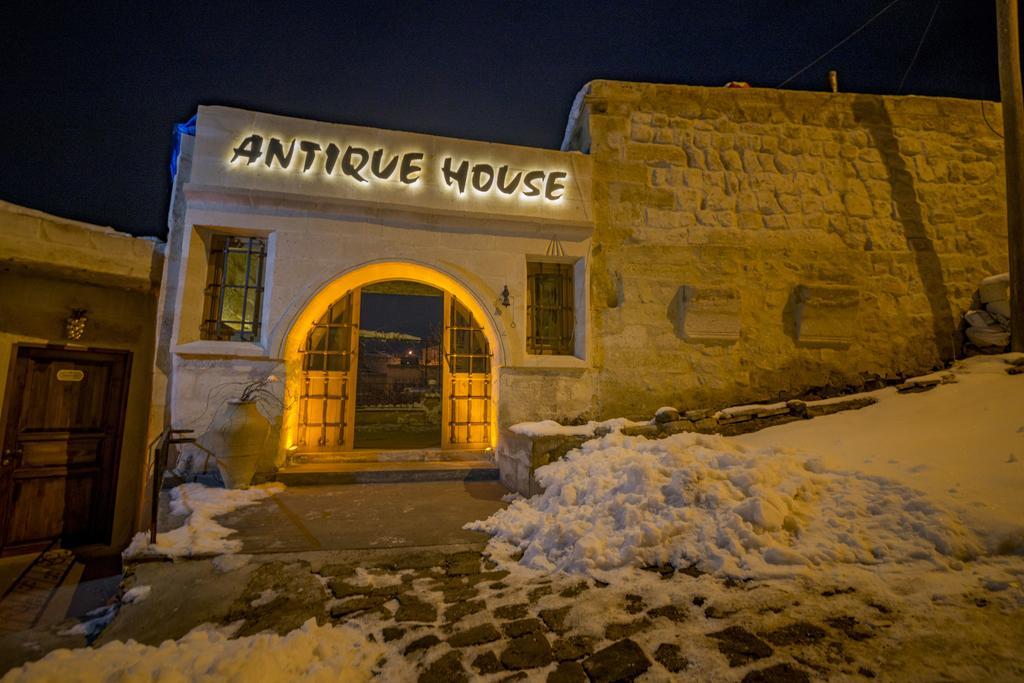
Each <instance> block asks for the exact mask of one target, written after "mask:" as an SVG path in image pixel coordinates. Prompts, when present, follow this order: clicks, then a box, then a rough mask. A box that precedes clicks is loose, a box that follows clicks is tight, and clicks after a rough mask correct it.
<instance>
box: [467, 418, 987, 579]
mask: <svg viewBox="0 0 1024 683" xmlns="http://www.w3.org/2000/svg"><path fill="white" fill-rule="evenodd" d="M536 476H537V480H538V482H540V484H541V485H542V486H543V487H545V492H544V493H542V494H540V495H537V496H534V497H533V498H531V499H529V500H522V501H516V502H513V503H512V504H511V505H510V506H509V507H508V508H506V509H504V510H501V511H499V512H497V513H495V514H494V515H493V516H492V517H490V518H489V519H487V520H484V521H482V522H475V523H473V524H471V525H469V526H468V528H472V529H476V530H480V531H485V532H487V533H490V534H492V535H494V536H496V540H497V541H499V542H502V541H504V542H506V543H508V544H510V545H511V546H512V547H513V548H514V549H515V550H516V551H519V552H522V553H523V558H522V562H523V564H525V565H527V566H530V567H534V568H537V569H543V570H555V569H558V570H562V571H567V572H583V573H593V572H595V571H601V570H612V569H617V568H620V567H626V566H636V565H639V564H664V563H670V564H672V565H674V566H677V567H686V566H690V565H694V564H695V565H697V567H698V568H700V569H701V570H703V571H707V572H713V573H718V574H724V575H728V576H742V577H769V576H788V575H794V574H801V573H805V572H807V571H808V570H809V569H810V568H812V567H815V566H820V565H827V564H836V563H857V564H877V563H882V562H901V561H909V560H919V559H932V560H933V561H936V562H938V563H944V564H953V565H956V564H957V562H958V559H965V558H968V557H971V556H973V555H975V554H977V553H979V552H981V550H982V546H981V544H980V542H979V540H978V539H977V538H976V537H975V535H974V534H973V533H972V532H970V531H969V530H967V529H966V528H965V527H964V526H963V525H962V524H961V523H960V522H959V520H958V518H957V517H956V516H955V515H953V514H952V513H951V512H949V511H948V510H946V509H945V508H943V507H942V506H940V505H937V504H934V503H932V502H930V501H929V500H927V499H926V498H925V497H924V496H923V495H922V494H920V493H918V492H917V491H915V490H913V489H911V488H910V487H907V486H905V485H902V484H900V483H898V482H896V481H894V480H891V479H886V478H882V477H876V476H869V475H865V474H860V473H857V472H852V471H841V470H835V469H832V468H830V467H828V466H826V465H824V464H823V463H822V462H821V461H820V460H818V459H812V458H808V457H806V456H803V457H801V456H798V455H796V454H795V452H792V451H779V450H775V449H761V450H754V449H748V448H746V447H744V446H742V445H740V444H738V443H736V442H734V441H730V440H729V439H726V438H724V437H720V436H713V435H712V436H709V435H700V434H692V433H683V434H677V435H675V436H671V437H669V438H666V439H660V440H647V439H644V438H641V437H627V436H623V435H622V434H618V433H613V434H609V435H607V436H604V437H602V438H600V439H595V440H592V441H589V442H587V443H585V444H584V445H583V446H582V448H581V449H579V450H575V451H572V452H570V453H569V454H568V455H567V456H566V457H565V458H564V459H562V460H559V461H557V462H554V463H551V464H549V465H547V466H545V467H542V468H540V469H538V470H537V473H536Z"/></svg>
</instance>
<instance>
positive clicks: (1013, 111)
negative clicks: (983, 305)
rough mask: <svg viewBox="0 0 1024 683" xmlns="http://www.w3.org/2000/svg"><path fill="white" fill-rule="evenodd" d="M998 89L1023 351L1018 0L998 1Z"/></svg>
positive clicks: (1016, 328)
mask: <svg viewBox="0 0 1024 683" xmlns="http://www.w3.org/2000/svg"><path fill="white" fill-rule="evenodd" d="M996 26H997V29H998V34H999V90H1000V93H1001V99H1002V102H1003V133H1004V136H1005V137H1004V142H1005V146H1006V147H1005V149H1006V228H1007V230H1006V233H1007V239H1008V240H1009V254H1010V350H1011V351H1024V211H1022V206H1021V203H1022V202H1024V100H1022V96H1021V78H1020V39H1019V36H1018V26H1017V0H996Z"/></svg>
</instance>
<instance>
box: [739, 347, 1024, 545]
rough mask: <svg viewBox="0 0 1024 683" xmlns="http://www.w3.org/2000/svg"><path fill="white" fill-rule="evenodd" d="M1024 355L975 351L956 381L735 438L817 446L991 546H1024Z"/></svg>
mask: <svg viewBox="0 0 1024 683" xmlns="http://www.w3.org/2000/svg"><path fill="white" fill-rule="evenodd" d="M1020 355H1021V354H1007V355H1002V356H975V357H973V358H969V359H967V360H965V361H962V362H960V363H958V364H957V366H956V367H955V368H954V376H955V378H956V383H954V384H943V385H940V386H938V387H936V388H935V389H933V390H931V391H929V392H926V393H922V394H909V395H899V394H897V393H896V390H895V389H891V388H890V389H883V390H881V391H876V392H873V393H871V394H870V395H871V396H875V397H876V398H878V399H879V402H878V403H876V404H875V405H872V406H868V407H867V408H864V409H862V410H858V411H854V412H846V413H838V414H836V415H833V416H830V417H828V418H825V419H821V418H819V419H815V420H808V421H802V422H792V423H789V424H786V425H782V426H779V427H773V428H770V429H765V430H762V431H760V432H755V433H753V434H746V435H743V436H740V437H736V439H735V441H736V442H737V443H740V444H743V445H745V446H748V447H753V448H767V449H771V450H776V451H779V452H789V450H788V449H796V450H799V451H803V452H806V453H813V454H814V455H815V456H816V457H819V458H822V459H823V461H824V462H825V463H827V464H828V465H829V466H830V467H832V468H836V469H842V470H855V471H859V472H863V473H865V474H867V475H870V476H873V477H884V478H886V479H891V480H893V481H897V482H900V483H902V484H904V485H906V486H909V487H912V488H914V489H915V490H918V491H921V492H923V493H924V494H925V495H926V496H927V498H928V499H930V500H934V501H937V502H941V503H942V504H943V505H945V506H947V507H949V508H950V509H952V510H955V511H956V512H957V514H958V515H959V516H960V517H961V518H962V519H963V521H964V523H965V524H966V526H967V527H968V528H969V529H970V530H971V531H972V532H973V533H975V534H977V535H978V536H979V538H981V539H982V540H983V541H984V543H985V545H986V551H987V552H991V553H1000V554H1005V553H1017V554H1020V553H1022V552H1024V381H1021V380H1024V376H1019V375H1018V376H1011V375H1008V374H1006V369H1007V367H1008V366H1007V364H1006V360H1007V359H1011V358H1015V357H1019V356H1020Z"/></svg>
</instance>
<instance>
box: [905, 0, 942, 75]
mask: <svg viewBox="0 0 1024 683" xmlns="http://www.w3.org/2000/svg"><path fill="white" fill-rule="evenodd" d="M939 2H940V0H935V7H934V8H933V9H932V16H931V17H930V18H929V19H928V25H927V26H925V27H924V33H922V34H921V40H919V41H918V42H917V49H916V50H914V56H913V57H912V58H911V59H910V64H909V65H907V70H906V71H904V72H903V78H901V79H900V86H899V87H898V88H896V92H897V93H901V92H903V83H904V82H906V80H907V76H908V75H910V70H911V69H913V68H914V64H916V63H917V56H918V55H919V54H921V46H923V45H924V39H925V38H927V37H928V31H930V30H931V28H932V22H933V21H935V14H936V13H937V12H938V11H939Z"/></svg>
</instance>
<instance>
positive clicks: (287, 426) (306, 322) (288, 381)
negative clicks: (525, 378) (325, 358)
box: [279, 261, 505, 449]
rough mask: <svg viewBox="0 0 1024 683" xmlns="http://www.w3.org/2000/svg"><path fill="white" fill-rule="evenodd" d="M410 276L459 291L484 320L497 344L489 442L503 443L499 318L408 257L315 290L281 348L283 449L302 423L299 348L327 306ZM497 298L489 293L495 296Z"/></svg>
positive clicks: (463, 287) (459, 287) (458, 287)
mask: <svg viewBox="0 0 1024 683" xmlns="http://www.w3.org/2000/svg"><path fill="white" fill-rule="evenodd" d="M388 280H407V281H410V282H418V283H421V284H425V285H430V286H431V287H436V288H437V289H441V290H444V291H446V292H449V293H451V294H453V295H454V296H455V297H456V298H457V299H458V300H459V302H461V303H462V304H463V305H464V306H465V307H466V308H468V309H469V312H470V313H472V314H473V317H474V318H475V319H476V320H477V321H478V322H479V323H480V324H481V326H482V327H483V329H484V335H485V336H486V337H487V342H488V343H489V344H490V346H491V353H492V355H493V362H492V370H491V413H490V414H491V424H490V427H489V441H490V445H491V447H492V448H493V447H494V446H495V445H496V444H497V436H498V432H497V415H498V382H497V373H498V371H499V369H500V368H501V367H502V366H503V365H504V357H505V352H504V347H503V346H502V342H501V339H500V337H499V336H498V334H497V331H496V329H495V324H494V320H493V319H492V318H491V316H490V313H489V312H488V311H487V309H486V307H485V306H482V305H481V304H480V299H479V297H477V295H476V294H475V293H474V292H473V291H471V290H470V289H469V288H468V287H466V285H464V284H463V283H462V282H460V281H459V280H457V279H455V278H454V277H452V276H451V275H448V274H447V273H444V272H442V271H440V270H437V269H435V268H432V267H430V266H426V265H423V264H420V263H413V262H407V261H379V262H372V263H367V264H364V265H361V266H357V267H355V268H353V269H351V270H349V271H347V272H345V273H342V274H341V275H339V276H338V277H336V278H335V279H333V280H331V281H330V282H328V283H326V284H325V285H324V286H323V287H322V288H321V289H320V290H319V291H318V292H317V293H316V294H314V295H313V296H312V297H311V298H310V300H309V301H308V302H307V303H306V305H305V306H304V307H303V308H302V310H301V311H300V312H299V314H298V315H297V316H296V317H295V319H294V320H293V322H292V324H291V327H290V328H289V331H288V334H287V335H286V336H285V338H284V342H283V344H284V346H283V348H281V349H279V353H280V357H281V358H283V359H284V363H285V402H284V403H285V411H284V415H283V417H282V420H283V423H282V427H283V428H282V430H281V432H282V443H281V446H282V448H285V449H288V448H293V447H294V446H293V444H294V443H295V441H296V440H297V439H296V435H297V434H298V423H299V401H298V393H299V385H300V382H301V380H302V355H301V354H300V352H299V350H300V349H301V348H302V346H303V344H304V343H305V341H306V335H307V334H309V330H310V327H311V326H312V325H313V324H314V323H315V322H316V321H317V320H318V319H319V318H320V317H321V316H322V315H323V314H324V312H325V311H326V310H327V307H328V306H330V305H331V304H332V303H334V302H335V301H337V300H338V299H340V298H342V297H343V296H345V295H346V294H347V293H348V292H350V291H352V290H353V289H356V288H357V287H365V286H367V285H371V284H374V283H376V282H386V281H388ZM495 296H497V293H494V294H493V295H491V296H488V297H484V300H487V301H489V300H492V299H494V297H495Z"/></svg>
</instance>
